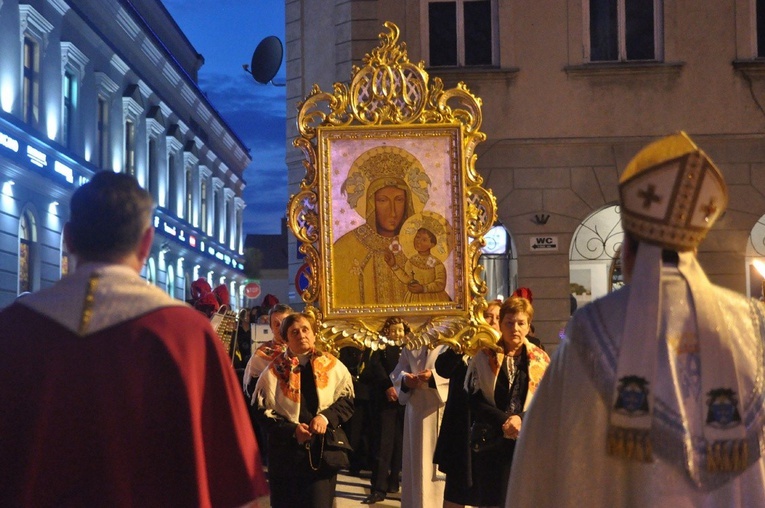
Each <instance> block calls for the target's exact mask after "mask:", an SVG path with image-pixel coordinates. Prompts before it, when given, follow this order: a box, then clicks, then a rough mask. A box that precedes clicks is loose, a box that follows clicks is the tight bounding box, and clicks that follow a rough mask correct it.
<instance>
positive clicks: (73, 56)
mask: <svg viewBox="0 0 765 508" xmlns="http://www.w3.org/2000/svg"><path fill="white" fill-rule="evenodd" d="M88 61H89V60H88V57H86V56H85V55H84V54H83V53H82V51H80V50H79V49H78V48H77V46H75V45H74V44H72V43H71V42H66V41H62V42H61V72H62V76H61V98H62V108H61V144H62V145H64V146H66V147H69V148H74V146H73V142H74V139H73V138H74V137H75V133H76V131H77V127H78V120H79V118H78V116H77V109H78V107H79V85H80V83H81V82H82V78H83V77H84V75H85V66H86V65H87V64H88Z"/></svg>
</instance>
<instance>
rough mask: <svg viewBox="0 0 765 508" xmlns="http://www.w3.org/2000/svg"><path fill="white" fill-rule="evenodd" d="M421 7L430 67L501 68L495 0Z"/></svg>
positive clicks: (435, 1)
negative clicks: (493, 66) (495, 66)
mask: <svg viewBox="0 0 765 508" xmlns="http://www.w3.org/2000/svg"><path fill="white" fill-rule="evenodd" d="M421 5H422V7H423V9H424V12H423V13H422V14H423V15H422V19H423V20H425V23H426V25H427V26H426V30H424V33H426V34H427V37H426V38H423V44H424V45H425V46H426V48H425V51H424V52H423V53H424V54H425V55H427V59H428V65H429V66H431V67H446V66H448V67H469V66H490V65H498V63H499V59H498V51H497V40H498V32H499V25H498V23H497V16H496V9H497V6H496V0H451V1H444V0H425V1H424V2H423V3H422V4H421Z"/></svg>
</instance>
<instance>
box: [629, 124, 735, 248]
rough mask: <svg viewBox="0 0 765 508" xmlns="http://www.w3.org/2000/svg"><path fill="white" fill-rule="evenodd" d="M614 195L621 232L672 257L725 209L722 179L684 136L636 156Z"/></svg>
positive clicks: (669, 138) (658, 143) (694, 242)
mask: <svg viewBox="0 0 765 508" xmlns="http://www.w3.org/2000/svg"><path fill="white" fill-rule="evenodd" d="M619 194H620V198H621V206H622V211H621V215H622V227H623V228H624V230H625V231H628V232H629V233H630V234H632V235H633V236H634V237H635V238H637V239H638V240H641V241H644V242H648V243H652V244H656V245H659V246H661V247H664V248H666V249H671V250H676V251H678V252H683V251H688V250H693V249H695V248H696V247H697V246H698V245H699V243H701V241H702V240H703V239H704V237H705V236H706V234H707V232H708V231H709V229H710V228H711V227H712V225H713V224H714V222H715V221H716V220H717V218H718V217H719V216H720V214H721V213H722V212H723V210H725V207H726V206H727V204H728V188H727V186H726V185H725V181H724V179H723V176H722V173H721V172H720V170H719V169H718V168H717V166H715V164H714V163H713V162H712V160H711V159H710V158H709V157H708V156H707V155H706V154H705V153H704V152H703V151H702V150H700V149H699V148H698V147H697V146H696V144H695V143H694V142H693V141H692V140H691V139H690V138H689V137H688V135H687V134H686V133H685V132H680V133H678V134H673V135H671V136H667V137H665V138H662V139H660V140H658V141H655V142H653V143H651V144H650V145H648V146H646V147H645V148H643V149H642V150H641V151H640V152H638V154H637V155H635V157H633V159H632V160H631V161H630V163H629V164H628V165H627V168H626V169H625V170H624V173H622V176H621V178H620V179H619Z"/></svg>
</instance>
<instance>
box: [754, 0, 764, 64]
mask: <svg viewBox="0 0 765 508" xmlns="http://www.w3.org/2000/svg"><path fill="white" fill-rule="evenodd" d="M755 11H756V12H755V26H756V29H757V58H765V0H757V3H756V5H755Z"/></svg>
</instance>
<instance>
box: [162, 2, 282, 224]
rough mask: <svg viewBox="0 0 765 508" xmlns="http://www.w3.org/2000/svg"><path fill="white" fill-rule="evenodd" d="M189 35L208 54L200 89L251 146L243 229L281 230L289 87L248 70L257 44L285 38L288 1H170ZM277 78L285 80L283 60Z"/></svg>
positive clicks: (204, 54)
mask: <svg viewBox="0 0 765 508" xmlns="http://www.w3.org/2000/svg"><path fill="white" fill-rule="evenodd" d="M164 4H165V7H166V8H167V10H168V11H169V12H170V14H171V15H172V16H173V18H175V22H176V23H177V24H178V26H180V27H181V30H183V32H184V33H185V34H186V37H187V38H188V40H189V41H190V42H191V44H192V45H193V46H194V48H195V49H196V50H197V52H199V53H201V54H202V56H204V58H205V64H204V65H203V66H202V69H201V70H200V71H199V88H200V89H201V90H202V91H203V92H205V93H206V94H207V98H208V99H209V100H210V102H211V103H212V105H213V107H215V109H217V110H218V112H220V114H221V115H222V116H223V118H224V119H225V120H226V121H227V122H228V124H229V125H230V126H231V128H232V129H233V130H234V132H235V133H236V134H237V136H239V138H240V139H241V140H242V141H243V142H244V144H245V146H247V147H248V148H249V149H250V155H251V156H252V160H253V162H252V164H250V166H249V167H248V168H247V170H246V171H245V173H244V179H245V181H246V182H247V186H246V188H245V190H244V196H243V198H244V200H245V202H246V203H247V208H246V209H245V212H244V234H245V235H247V234H257V233H260V234H278V233H279V231H280V228H281V225H280V224H281V222H280V221H281V218H282V217H284V215H285V209H286V206H287V168H286V164H285V162H284V158H285V147H286V140H285V136H286V127H285V121H286V105H285V91H286V89H285V88H284V87H280V86H273V85H261V84H260V83H257V82H256V81H255V80H254V79H253V78H252V76H251V75H249V74H248V73H246V72H244V70H243V69H242V64H245V63H246V64H248V65H249V64H250V60H251V59H252V53H253V51H255V48H256V47H257V45H258V43H259V42H260V41H261V40H263V39H264V38H265V37H267V36H269V35H276V36H277V37H279V39H280V40H281V41H282V43H283V42H284V1H283V0H164ZM274 82H276V83H277V84H284V83H285V82H286V72H285V65H284V62H282V66H281V68H280V69H279V72H278V73H277V75H276V77H275V78H274Z"/></svg>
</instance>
